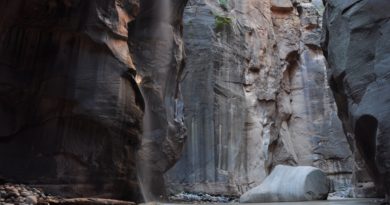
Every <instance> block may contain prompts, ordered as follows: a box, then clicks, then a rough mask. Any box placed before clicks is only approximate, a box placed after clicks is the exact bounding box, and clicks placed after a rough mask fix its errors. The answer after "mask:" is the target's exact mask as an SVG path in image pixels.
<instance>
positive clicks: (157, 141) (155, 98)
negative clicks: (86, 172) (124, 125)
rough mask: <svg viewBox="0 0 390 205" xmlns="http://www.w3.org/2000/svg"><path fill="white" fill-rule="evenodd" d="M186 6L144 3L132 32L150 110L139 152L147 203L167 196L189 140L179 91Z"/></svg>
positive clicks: (170, 1)
mask: <svg viewBox="0 0 390 205" xmlns="http://www.w3.org/2000/svg"><path fill="white" fill-rule="evenodd" d="M186 3H187V0H143V1H141V4H140V13H139V15H138V17H137V18H136V19H135V21H134V22H132V23H131V24H130V27H129V45H130V48H131V51H132V53H133V54H134V55H133V56H134V62H135V64H136V67H137V71H138V73H137V81H138V83H139V85H140V88H141V90H142V93H143V96H144V99H145V104H146V110H145V116H144V120H143V128H144V134H143V138H142V142H141V145H140V150H139V151H138V157H137V161H138V162H139V163H138V173H139V179H140V183H141V187H142V192H143V195H144V198H145V200H146V201H149V200H158V199H160V197H164V196H166V192H165V183H164V178H163V174H164V173H165V172H166V171H167V170H168V169H169V168H171V167H172V166H173V165H174V164H175V163H176V162H177V160H178V159H179V158H180V156H181V152H182V148H183V146H184V142H185V138H186V129H185V126H184V113H183V100H182V96H181V91H180V85H179V83H180V81H181V73H182V70H183V67H184V49H183V46H184V45H183V42H182V32H183V26H182V16H183V10H184V7H185V5H186Z"/></svg>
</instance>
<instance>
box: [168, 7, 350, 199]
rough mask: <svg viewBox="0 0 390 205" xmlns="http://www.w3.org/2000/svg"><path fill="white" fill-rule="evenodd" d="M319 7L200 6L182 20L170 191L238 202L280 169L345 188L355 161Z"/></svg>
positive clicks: (190, 8)
mask: <svg viewBox="0 0 390 205" xmlns="http://www.w3.org/2000/svg"><path fill="white" fill-rule="evenodd" d="M322 10H323V7H322V2H318V1H315V2H310V1H290V0H284V1H276V0H275V1H270V0H267V1H254V0H247V1H242V0H228V1H225V0H220V1H211V0H200V1H195V0H192V1H189V3H188V5H187V7H186V10H185V13H184V41H185V47H186V53H187V66H186V68H185V69H184V73H183V76H184V77H183V83H182V88H183V97H184V105H185V115H186V116H185V123H186V125H187V128H188V135H189V137H188V141H187V145H186V147H185V152H184V156H183V158H182V159H181V160H180V161H179V162H178V164H177V165H176V166H175V167H174V168H173V169H172V170H171V171H170V172H169V173H168V174H167V175H166V178H167V179H168V181H169V182H170V187H171V188H172V190H173V191H174V190H181V189H184V190H186V191H192V192H206V193H214V194H232V195H238V194H241V193H243V192H245V191H246V190H248V189H250V188H252V187H254V186H256V185H258V184H260V182H261V181H262V180H263V179H264V178H265V177H266V176H267V175H268V174H269V172H270V171H271V170H272V169H273V168H274V167H275V166H276V165H278V164H286V165H312V166H316V167H319V168H321V169H323V170H324V171H325V172H326V173H327V174H328V175H329V176H330V178H332V190H333V191H335V190H343V189H346V188H347V187H348V186H349V181H350V177H351V172H352V166H351V151H350V149H349V146H348V143H347V140H346V138H345V136H344V134H343V131H342V126H341V122H340V121H339V119H338V118H337V114H336V107H335V103H334V100H333V98H332V95H331V93H330V92H329V88H328V84H327V81H326V66H325V64H326V61H325V59H324V56H323V54H322V51H321V48H320V45H319V44H320V36H321V17H320V15H319V12H321V11H322Z"/></svg>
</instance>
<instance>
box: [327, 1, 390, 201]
mask: <svg viewBox="0 0 390 205" xmlns="http://www.w3.org/2000/svg"><path fill="white" fill-rule="evenodd" d="M325 2H326V11H325V14H324V38H323V40H324V44H323V48H324V51H325V54H326V56H327V59H328V62H329V69H330V75H329V82H330V85H331V88H332V91H333V93H334V96H335V99H336V102H337V106H338V109H339V113H338V114H339V117H340V119H341V120H342V122H343V127H344V132H345V133H346V135H347V136H348V140H349V142H350V144H351V146H352V147H353V150H354V158H355V160H356V162H358V163H355V167H354V180H353V183H354V185H355V187H356V188H355V189H356V195H358V196H367V195H371V196H373V195H375V192H373V191H372V190H371V191H370V190H369V188H370V186H371V188H372V187H373V184H370V182H371V181H372V180H373V181H374V182H375V183H376V189H377V193H379V194H382V193H383V192H386V194H387V196H389V194H390V187H389V186H390V124H389V120H390V109H389V102H390V93H389V89H390V81H389V76H390V69H389V60H390V55H389V54H390V40H389V39H390V23H389V18H390V13H389V12H388V11H389V10H390V4H389V2H388V1H386V0H372V1H371V0H370V1H368V0H350V1H336V0H327V1H325ZM366 169H367V172H366V171H365V170H366ZM367 173H368V174H367ZM359 187H362V188H359ZM359 189H361V190H359Z"/></svg>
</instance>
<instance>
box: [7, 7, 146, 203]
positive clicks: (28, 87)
mask: <svg viewBox="0 0 390 205" xmlns="http://www.w3.org/2000/svg"><path fill="white" fill-rule="evenodd" d="M0 5H1V6H0V10H1V13H2V16H1V17H0V31H1V32H0V42H1V43H0V85H1V86H0V122H1V123H0V177H1V178H2V179H4V180H6V181H10V182H16V183H28V184H33V185H36V186H40V187H42V188H44V189H45V190H46V191H47V192H49V193H51V194H59V195H62V196H73V197H74V196H98V197H107V198H108V197H111V198H126V199H136V198H137V178H136V168H135V154H136V153H135V152H136V147H137V145H138V144H139V138H140V135H141V129H142V124H141V123H142V114H143V106H144V105H143V99H142V96H141V94H140V91H139V89H138V86H137V85H136V83H135V80H134V79H133V74H134V73H135V67H134V65H133V63H132V59H131V57H130V53H129V49H128V46H127V23H128V22H129V21H132V20H133V19H134V17H135V16H136V15H137V12H138V8H139V3H138V1H135V0H117V1H114V0H112V1H92V0H91V1H78V0H64V1H62V0H56V1H54V0H28V1H27V0H26V1H24V0H12V1H8V0H6V1H2V2H1V3H0Z"/></svg>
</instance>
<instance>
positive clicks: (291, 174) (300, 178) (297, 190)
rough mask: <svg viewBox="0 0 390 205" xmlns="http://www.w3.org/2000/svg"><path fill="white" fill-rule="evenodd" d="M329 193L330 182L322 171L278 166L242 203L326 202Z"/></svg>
mask: <svg viewBox="0 0 390 205" xmlns="http://www.w3.org/2000/svg"><path fill="white" fill-rule="evenodd" d="M328 192H329V181H328V179H327V177H326V175H325V173H324V172H322V171H321V170H320V169H318V168H315V167H310V166H298V167H291V166H285V165H278V166H276V167H275V169H274V170H273V171H272V172H271V174H270V175H269V176H267V178H265V179H264V181H263V182H262V183H261V184H260V185H259V186H257V187H255V188H252V189H251V190H249V191H247V192H245V193H244V194H243V195H242V196H241V197H240V203H263V202H285V201H290V202H291V201H314V200H324V199H326V198H327V196H328Z"/></svg>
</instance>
